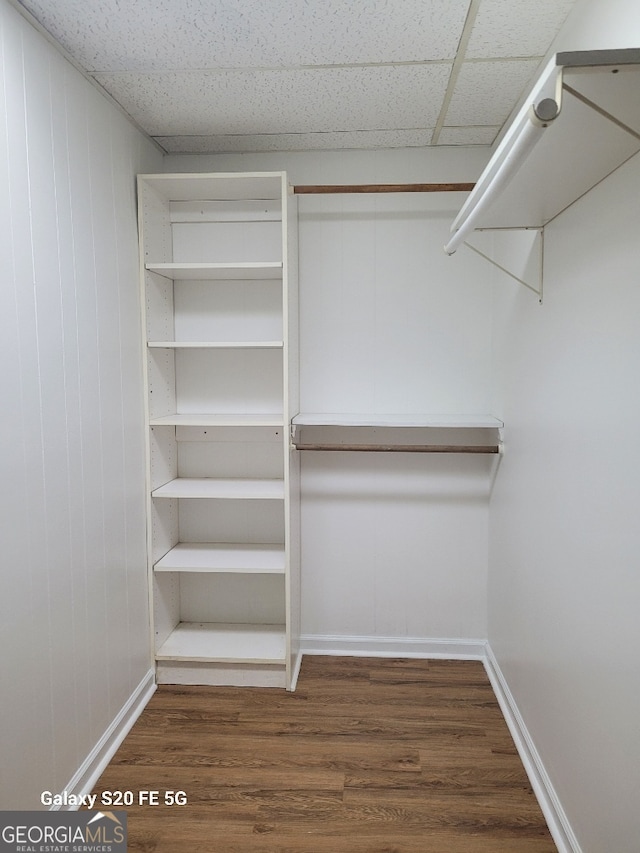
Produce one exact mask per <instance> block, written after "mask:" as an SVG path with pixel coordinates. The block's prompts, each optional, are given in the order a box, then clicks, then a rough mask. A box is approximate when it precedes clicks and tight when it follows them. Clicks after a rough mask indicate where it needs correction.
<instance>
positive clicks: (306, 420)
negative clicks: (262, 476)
mask: <svg viewBox="0 0 640 853" xmlns="http://www.w3.org/2000/svg"><path fill="white" fill-rule="evenodd" d="M291 423H292V424H293V425H294V426H337V427H341V426H344V427H418V428H420V427H422V428H424V427H437V428H439V429H449V428H451V429H458V428H465V429H466V428H468V429H498V428H499V427H502V426H504V424H503V422H502V421H501V420H499V419H498V418H496V417H494V416H493V415H473V414H464V415H446V414H417V415H406V414H382V415H381V414H360V413H333V414H332V413H324V412H322V413H318V412H300V413H299V414H297V415H296V416H295V417H294V418H293V419H292V421H291Z"/></svg>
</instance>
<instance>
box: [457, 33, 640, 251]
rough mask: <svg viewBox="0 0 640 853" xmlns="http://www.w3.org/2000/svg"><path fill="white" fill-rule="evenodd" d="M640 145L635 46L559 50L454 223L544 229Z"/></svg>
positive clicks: (639, 64) (639, 62) (639, 58)
mask: <svg viewBox="0 0 640 853" xmlns="http://www.w3.org/2000/svg"><path fill="white" fill-rule="evenodd" d="M638 151H640V48H637V49H636V48H633V49H624V50H596V51H573V52H568V53H557V54H555V56H554V57H553V59H552V60H551V61H550V62H549V64H548V65H547V67H546V68H545V70H544V71H543V73H542V74H541V75H540V77H539V79H538V81H537V83H536V85H535V86H534V87H533V89H532V91H531V93H530V95H529V97H528V98H527V100H526V101H525V103H524V104H523V106H522V108H521V109H520V111H519V112H518V114H517V115H516V117H515V119H514V120H513V122H512V124H511V125H510V127H509V130H508V131H507V132H506V134H505V135H504V137H503V139H502V141H501V142H500V144H499V145H498V147H497V148H496V150H495V152H494V154H493V156H492V158H491V160H490V161H489V163H488V165H487V167H486V168H485V170H484V172H483V173H482V175H481V176H480V178H479V180H478V182H477V183H476V186H475V188H474V190H473V191H472V192H471V193H470V194H469V196H468V198H467V200H466V202H465V203H464V205H463V207H462V209H461V210H460V213H459V214H458V216H457V217H456V219H455V220H454V222H453V224H452V226H451V236H450V239H449V242H448V243H447V244H446V246H445V251H446V252H447V253H448V254H452V253H453V252H455V250H456V249H457V248H458V246H459V245H460V244H461V243H462V242H464V239H465V237H466V236H467V235H468V234H469V233H470V232H471V231H473V230H474V229H483V228H541V227H544V226H545V225H546V224H547V223H548V222H550V221H551V220H552V219H554V218H555V217H556V216H557V215H558V214H559V213H561V212H562V211H563V210H565V209H566V208H567V207H568V206H569V205H570V204H572V203H573V202H574V201H576V200H577V199H578V198H580V197H581V196H583V195H584V194H585V193H586V192H588V191H589V190H590V189H591V188H592V187H594V186H595V185H596V184H597V183H599V182H600V181H601V180H603V179H604V178H605V177H606V176H607V175H609V174H611V172H613V171H614V170H615V169H617V168H618V167H619V166H620V165H621V164H622V163H624V162H625V161H626V160H628V159H629V158H630V157H632V156H633V155H634V154H635V153H637V152H638Z"/></svg>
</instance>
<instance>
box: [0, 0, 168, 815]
mask: <svg viewBox="0 0 640 853" xmlns="http://www.w3.org/2000/svg"><path fill="white" fill-rule="evenodd" d="M0 27H1V29H0V39H1V41H0V47H1V54H0V78H1V79H2V80H3V85H0V210H1V211H2V213H1V220H0V221H1V227H0V243H1V249H0V257H1V258H2V296H3V300H2V313H1V315H0V317H1V319H0V324H1V334H0V346H1V348H2V418H0V431H1V433H2V441H1V444H0V447H1V450H0V454H1V459H2V475H3V477H2V479H3V483H4V487H3V488H2V490H1V492H0V502H1V505H2V506H1V509H0V530H1V535H0V542H1V547H2V558H1V560H0V583H1V594H0V610H1V617H0V637H1V639H0V645H1V647H2V655H0V684H1V685H2V686H1V694H2V698H1V700H0V754H1V756H2V759H1V760H0V807H2V808H22V809H25V808H38V807H41V806H40V801H39V796H40V793H41V792H42V791H44V790H51V791H54V792H55V791H60V790H62V789H63V788H64V787H65V785H66V784H67V783H68V782H69V781H70V779H71V778H72V776H73V775H74V773H75V772H76V771H77V770H78V768H79V767H80V766H81V765H82V763H83V762H84V761H85V759H86V758H87V756H88V754H89V752H90V751H91V750H92V749H93V747H94V746H95V745H96V744H97V743H98V741H99V740H100V738H101V737H102V735H103V734H104V733H105V731H106V730H107V728H108V727H109V726H110V724H111V723H112V721H113V720H114V718H115V717H116V715H117V714H118V712H119V711H120V710H121V708H122V707H123V705H124V704H125V703H126V702H127V700H128V699H129V697H130V696H131V695H132V694H133V693H134V691H135V690H136V688H137V687H138V685H139V684H140V682H141V680H142V679H143V677H144V676H145V675H146V674H147V673H148V671H149V668H150V650H149V637H148V623H147V582H146V567H145V517H144V508H145V503H144V444H143V441H144V433H143V430H142V426H141V425H142V398H141V390H140V389H141V367H140V365H141V355H140V346H141V345H140V320H139V308H138V291H137V239H136V215H135V179H134V175H135V173H136V172H137V171H140V170H157V169H159V167H160V162H161V158H160V155H159V154H158V152H157V151H156V149H155V147H154V146H152V145H151V144H150V143H148V142H147V141H146V140H145V139H144V138H143V137H142V136H141V135H140V134H139V133H138V132H137V131H136V130H135V129H134V128H133V127H132V126H131V125H130V124H129V123H128V122H127V121H126V120H125V119H124V118H123V117H122V116H121V114H120V113H119V112H118V111H117V110H115V109H114V108H113V107H112V106H111V105H110V104H109V103H107V101H106V100H105V99H104V98H103V97H102V96H101V95H100V94H99V93H98V92H97V91H96V90H95V89H94V88H93V87H92V86H91V85H90V84H89V83H87V82H86V81H85V80H84V78H82V77H81V75H80V74H79V73H78V72H77V71H76V70H75V69H74V68H73V67H72V66H71V65H69V64H68V63H67V62H66V61H65V60H64V59H63V58H62V57H61V56H60V55H59V54H58V53H57V52H56V51H55V50H54V49H53V48H52V47H51V46H50V45H49V44H48V43H47V42H46V41H45V40H44V39H43V38H42V37H41V36H40V35H39V34H38V33H37V32H36V31H35V30H34V29H33V28H32V27H31V26H30V25H29V24H28V23H27V22H26V21H25V20H24V19H23V18H22V17H21V16H20V15H19V14H18V13H17V12H16V10H15V9H13V8H12V7H11V6H9V5H8V3H7V2H6V0H1V2H0Z"/></svg>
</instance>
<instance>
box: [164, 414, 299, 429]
mask: <svg viewBox="0 0 640 853" xmlns="http://www.w3.org/2000/svg"><path fill="white" fill-rule="evenodd" d="M149 424H150V426H198V427H201V426H206V427H218V426H219V427H234V426H237V427H282V426H284V418H283V416H282V415H280V414H271V413H266V414H233V413H231V414H226V413H225V414H197V413H193V414H191V413H180V412H178V413H175V414H171V415H162V416H161V417H157V418H151V419H150V420H149Z"/></svg>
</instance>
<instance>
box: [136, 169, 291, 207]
mask: <svg viewBox="0 0 640 853" xmlns="http://www.w3.org/2000/svg"><path fill="white" fill-rule="evenodd" d="M139 180H140V182H144V183H145V184H147V185H148V186H150V187H153V188H154V189H155V190H156V192H157V193H158V194H159V195H161V196H163V197H164V198H166V199H167V200H170V201H200V200H204V199H207V200H221V201H235V200H240V199H279V198H281V196H282V192H283V184H284V180H285V173H284V172H243V173H236V174H233V175H228V174H225V173H219V172H211V173H202V174H165V175H140V177H139Z"/></svg>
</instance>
